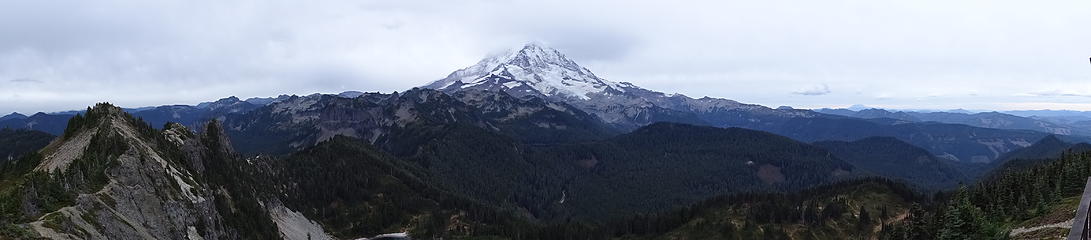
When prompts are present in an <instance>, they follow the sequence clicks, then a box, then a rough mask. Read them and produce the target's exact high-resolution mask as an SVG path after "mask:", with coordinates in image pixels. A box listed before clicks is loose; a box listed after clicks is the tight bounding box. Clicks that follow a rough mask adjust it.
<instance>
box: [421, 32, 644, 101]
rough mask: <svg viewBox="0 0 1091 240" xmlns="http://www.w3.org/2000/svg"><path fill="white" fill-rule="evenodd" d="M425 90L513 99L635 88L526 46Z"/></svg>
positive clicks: (541, 48) (552, 52)
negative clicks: (498, 94)
mask: <svg viewBox="0 0 1091 240" xmlns="http://www.w3.org/2000/svg"><path fill="white" fill-rule="evenodd" d="M425 88H431V89H441V90H447V91H450V90H458V89H467V88H471V89H482V90H503V91H506V92H508V93H509V94H512V95H516V96H526V95H539V96H546V97H556V98H562V99H567V98H575V99H583V100H587V99H591V98H592V97H593V95H594V94H604V93H608V92H624V91H625V89H626V88H635V86H632V85H631V84H628V83H618V82H611V81H607V80H605V79H602V78H599V77H598V76H595V74H594V73H591V71H590V70H587V68H584V67H581V66H580V65H578V64H576V62H574V61H572V60H569V59H568V58H567V57H565V56H564V54H562V53H561V52H559V51H557V50H556V49H553V48H549V47H545V46H542V45H541V44H538V43H529V44H526V45H524V46H523V47H522V48H519V49H513V50H509V51H508V52H506V53H504V54H499V55H493V56H490V57H487V58H485V59H483V60H481V61H480V62H478V63H477V64H474V65H473V66H470V67H467V68H463V69H460V70H458V71H455V72H453V73H451V74H450V75H448V76H447V77H446V78H444V79H440V80H437V81H435V82H432V83H431V84H428V85H427V86H425Z"/></svg>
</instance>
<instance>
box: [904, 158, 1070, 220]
mask: <svg viewBox="0 0 1091 240" xmlns="http://www.w3.org/2000/svg"><path fill="white" fill-rule="evenodd" d="M1088 176H1091V154H1088V153H1066V154H1065V155H1064V156H1062V157H1061V158H1059V159H1057V160H1054V161H1050V162H1048V163H1044V164H1041V165H1037V166H1033V167H1029V168H1026V169H1024V170H1021V171H1009V172H1006V173H1004V174H1001V175H996V176H994V177H993V178H990V179H987V180H985V181H983V182H981V183H978V184H976V185H975V186H973V187H971V188H965V189H962V190H960V191H958V192H957V193H954V194H953V196H950V197H945V199H948V200H947V201H945V204H942V205H938V206H936V207H934V209H932V210H931V211H929V212H925V213H922V214H919V215H913V216H910V218H908V219H907V221H906V222H905V223H903V224H900V225H898V226H896V227H895V228H894V230H892V231H889V232H888V234H887V235H886V236H884V238H886V239H1005V238H1007V235H1008V231H1010V230H1011V228H1012V227H1013V226H1014V225H1019V224H1020V223H1023V222H1026V221H1029V220H1031V219H1036V218H1041V217H1043V216H1050V215H1051V214H1053V213H1054V212H1055V211H1054V209H1055V208H1057V207H1058V206H1064V205H1070V203H1068V204H1066V202H1070V201H1071V200H1066V199H1071V198H1073V197H1076V196H1078V195H1079V194H1080V193H1081V192H1082V190H1083V187H1084V185H1085V183H1086V180H1087V177H1088ZM1069 217H1071V216H1069Z"/></svg>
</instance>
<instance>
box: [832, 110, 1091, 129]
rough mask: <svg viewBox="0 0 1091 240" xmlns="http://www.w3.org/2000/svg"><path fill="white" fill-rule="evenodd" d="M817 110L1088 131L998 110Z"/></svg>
mask: <svg viewBox="0 0 1091 240" xmlns="http://www.w3.org/2000/svg"><path fill="white" fill-rule="evenodd" d="M817 111H818V112H821V113H828V114H836V115H842V116H849V117H857V118H869V119H870V118H890V119H899V120H905V121H911V122H922V121H931V122H941V123H952V124H965V125H970V126H975V127H983V128H998V129H1019V130H1033V131H1039V132H1044V133H1050V134H1060V135H1089V134H1091V129H1085V128H1082V127H1077V126H1073V125H1070V124H1063V123H1058V122H1053V121H1046V120H1040V119H1035V118H1030V117H1021V116H1016V115H1011V114H1006V113H999V112H982V113H973V114H969V113H955V112H905V111H897V112H891V111H887V110H883V109H874V108H872V109H864V110H860V111H852V110H848V109H819V110H817Z"/></svg>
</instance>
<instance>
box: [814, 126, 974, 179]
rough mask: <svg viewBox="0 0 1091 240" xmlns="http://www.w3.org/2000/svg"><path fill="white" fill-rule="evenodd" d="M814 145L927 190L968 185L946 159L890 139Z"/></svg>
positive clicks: (849, 161)
mask: <svg viewBox="0 0 1091 240" xmlns="http://www.w3.org/2000/svg"><path fill="white" fill-rule="evenodd" d="M814 144H815V145H816V146H819V147H822V148H824V149H826V150H829V151H830V152H831V153H833V154H834V156H837V158H840V159H842V160H845V161H846V162H848V163H851V164H852V165H853V166H856V167H858V168H860V169H861V170H864V171H868V172H872V173H875V174H878V175H880V176H885V177H890V178H894V179H902V180H905V181H907V182H909V183H913V184H916V185H918V186H922V187H925V188H928V189H947V188H952V187H955V186H958V184H960V183H966V182H969V178H967V177H966V176H965V175H963V174H962V173H961V172H959V171H958V170H957V169H955V168H954V167H952V166H950V165H948V164H947V161H946V160H945V159H940V158H937V157H935V156H933V155H932V154H931V153H929V152H928V151H926V150H924V149H921V148H918V147H916V146H913V145H910V144H908V143H905V142H902V141H899V140H898V139H895V138H891V137H870V138H865V139H861V140H857V141H852V142H841V141H823V142H816V143H814Z"/></svg>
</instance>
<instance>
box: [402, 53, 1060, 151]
mask: <svg viewBox="0 0 1091 240" xmlns="http://www.w3.org/2000/svg"><path fill="white" fill-rule="evenodd" d="M424 87H425V88H432V89H439V90H442V91H444V92H447V93H449V94H453V95H458V94H459V93H462V92H466V91H470V90H474V91H478V90H485V91H501V92H506V93H508V94H509V95H512V96H516V97H520V98H525V99H532V98H539V99H543V100H546V101H555V102H563V103H566V104H568V105H571V106H574V107H576V108H579V109H580V110H582V111H584V112H586V113H590V114H593V115H595V116H596V117H598V118H599V119H601V120H602V121H603V122H605V123H607V124H610V125H611V126H613V127H615V128H617V129H620V130H622V131H627V130H633V129H637V128H639V127H642V126H646V125H649V124H653V123H656V122H677V123H688V124H695V125H710V126H716V127H741V128H749V129H757V130H762V131H768V132H772V133H776V134H780V135H784V136H787V137H791V138H793V139H796V140H801V141H819V140H842V141H853V140H857V139H861V138H864V137H870V136H892V137H897V138H899V139H901V140H903V141H907V142H910V143H912V144H915V145H917V146H919V147H921V148H925V149H927V150H929V151H931V152H932V153H933V154H936V155H942V156H953V157H951V158H952V159H959V160H958V161H977V162H988V161H989V160H991V159H995V158H996V157H997V156H998V155H999V154H998V153H1003V152H1006V151H1010V150H1011V149H1016V148H1019V147H1023V146H1025V145H1029V142H1032V141H1034V140H1036V139H1038V138H1041V137H1042V136H1043V135H1042V134H1040V133H1027V132H1013V131H1006V130H996V129H986V128H975V127H970V126H965V125H935V124H932V125H929V124H914V123H904V124H903V123H902V122H876V121H869V120H864V119H858V118H851V117H844V116H837V115H833V114H825V113H819V112H815V111H811V110H804V109H793V108H788V107H784V108H776V109H774V108H769V107H765V106H761V105H756V104H746V103H740V102H737V101H733V100H729V99H723V98H711V97H702V98H691V97H688V96H685V95H682V94H665V93H662V92H657V91H653V90H648V89H644V88H640V87H637V86H635V85H633V84H630V83H625V82H615V81H609V80H606V79H604V78H602V77H599V76H597V75H595V74H594V73H591V71H590V70H588V69H586V68H584V67H581V66H579V65H578V64H576V62H575V61H573V60H571V59H568V58H567V57H565V55H564V54H562V53H560V52H559V51H557V50H554V49H551V48H549V47H545V46H542V45H540V44H534V43H532V44H527V45H525V46H523V47H521V48H517V49H515V50H512V51H509V52H508V53H506V54H501V55H494V56H490V57H487V58H485V59H484V60H482V61H480V62H478V63H477V64H475V65H473V66H470V67H467V68H463V69H460V70H458V71H455V72H453V73H451V74H450V75H448V76H447V77H446V78H444V79H440V80H438V81H435V82H433V83H431V84H429V85H427V86H424ZM951 134H954V135H957V136H959V137H960V139H957V140H953V142H952V141H948V142H942V141H938V140H927V139H925V140H922V139H923V138H920V137H918V136H922V135H924V136H939V135H951ZM987 135H989V136H988V137H986V136H987ZM955 146H957V147H955ZM975 159H976V160H975Z"/></svg>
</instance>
